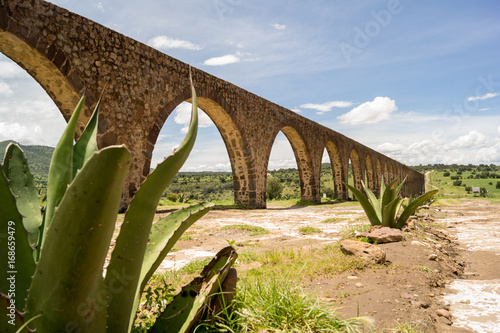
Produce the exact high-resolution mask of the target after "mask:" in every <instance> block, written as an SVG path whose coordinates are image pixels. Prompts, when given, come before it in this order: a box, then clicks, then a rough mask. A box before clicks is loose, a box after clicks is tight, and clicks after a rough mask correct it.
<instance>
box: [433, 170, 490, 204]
mask: <svg viewBox="0 0 500 333" xmlns="http://www.w3.org/2000/svg"><path fill="white" fill-rule="evenodd" d="M470 175H472V176H474V175H473V174H472V172H471V171H464V172H462V174H461V175H459V176H461V177H462V178H461V179H460V180H461V181H462V183H463V184H466V185H467V186H471V187H484V188H486V190H487V191H488V192H489V193H490V194H491V195H493V196H499V195H500V189H497V188H496V183H497V181H500V179H498V178H486V179H470V178H468V177H469V176H470ZM450 176H457V173H456V172H451V173H450ZM450 176H447V177H444V176H443V172H442V171H434V172H431V173H430V184H431V185H433V186H435V187H436V188H438V189H439V193H438V195H451V194H452V192H453V194H454V195H457V196H459V197H470V198H472V197H474V196H473V194H472V193H471V194H468V193H467V191H466V190H465V186H453V182H454V180H453V179H451V178H450ZM489 183H492V185H490V184H489Z"/></svg>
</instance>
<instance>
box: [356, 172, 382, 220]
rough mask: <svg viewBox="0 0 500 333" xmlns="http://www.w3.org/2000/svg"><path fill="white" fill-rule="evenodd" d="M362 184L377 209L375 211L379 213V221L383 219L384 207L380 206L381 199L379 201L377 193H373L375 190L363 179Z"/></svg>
mask: <svg viewBox="0 0 500 333" xmlns="http://www.w3.org/2000/svg"><path fill="white" fill-rule="evenodd" d="M361 185H363V188H364V190H365V193H366V195H367V197H368V199H369V200H370V203H371V205H372V207H373V209H375V213H376V214H377V217H378V219H379V221H382V208H381V207H380V201H378V199H377V197H376V196H375V194H373V192H372V191H371V190H370V189H369V188H368V186H366V185H365V183H364V182H363V181H361Z"/></svg>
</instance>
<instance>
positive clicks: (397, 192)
mask: <svg viewBox="0 0 500 333" xmlns="http://www.w3.org/2000/svg"><path fill="white" fill-rule="evenodd" d="M405 182H406V178H405V179H403V181H402V182H401V184H399V185H398V187H396V190H395V193H396V195H399V192H401V188H402V187H403V185H404V184H405Z"/></svg>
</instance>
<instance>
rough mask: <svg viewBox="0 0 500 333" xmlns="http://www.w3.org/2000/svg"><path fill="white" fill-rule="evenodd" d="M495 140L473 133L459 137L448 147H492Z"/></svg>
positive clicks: (476, 132)
mask: <svg viewBox="0 0 500 333" xmlns="http://www.w3.org/2000/svg"><path fill="white" fill-rule="evenodd" d="M493 140H494V139H493V138H489V137H487V136H486V135H484V134H482V133H479V132H478V131H471V132H469V133H468V134H466V135H462V136H460V137H458V138H457V139H456V140H454V141H452V142H451V143H450V144H449V145H447V146H448V147H449V148H451V149H458V148H482V147H487V146H491V145H492V144H493Z"/></svg>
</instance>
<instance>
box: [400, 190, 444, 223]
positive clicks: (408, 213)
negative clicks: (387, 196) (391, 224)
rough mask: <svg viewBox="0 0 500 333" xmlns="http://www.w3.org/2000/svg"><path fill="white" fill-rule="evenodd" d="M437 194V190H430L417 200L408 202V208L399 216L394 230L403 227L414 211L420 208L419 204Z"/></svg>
mask: <svg viewBox="0 0 500 333" xmlns="http://www.w3.org/2000/svg"><path fill="white" fill-rule="evenodd" d="M437 192H438V190H432V191H429V192H426V193H425V194H423V195H422V196H420V197H418V198H417V199H415V200H413V201H412V202H410V203H409V204H408V206H407V207H406V208H405V209H404V210H403V212H402V213H401V215H400V216H399V219H398V221H397V223H396V228H398V229H401V228H402V227H403V226H404V225H405V223H406V221H407V220H408V219H409V218H410V216H411V215H412V214H413V212H415V210H416V209H417V208H418V206H420V205H421V204H423V203H424V202H426V201H427V200H429V199H430V198H432V197H433V196H434V195H435V194H436V193H437Z"/></svg>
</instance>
